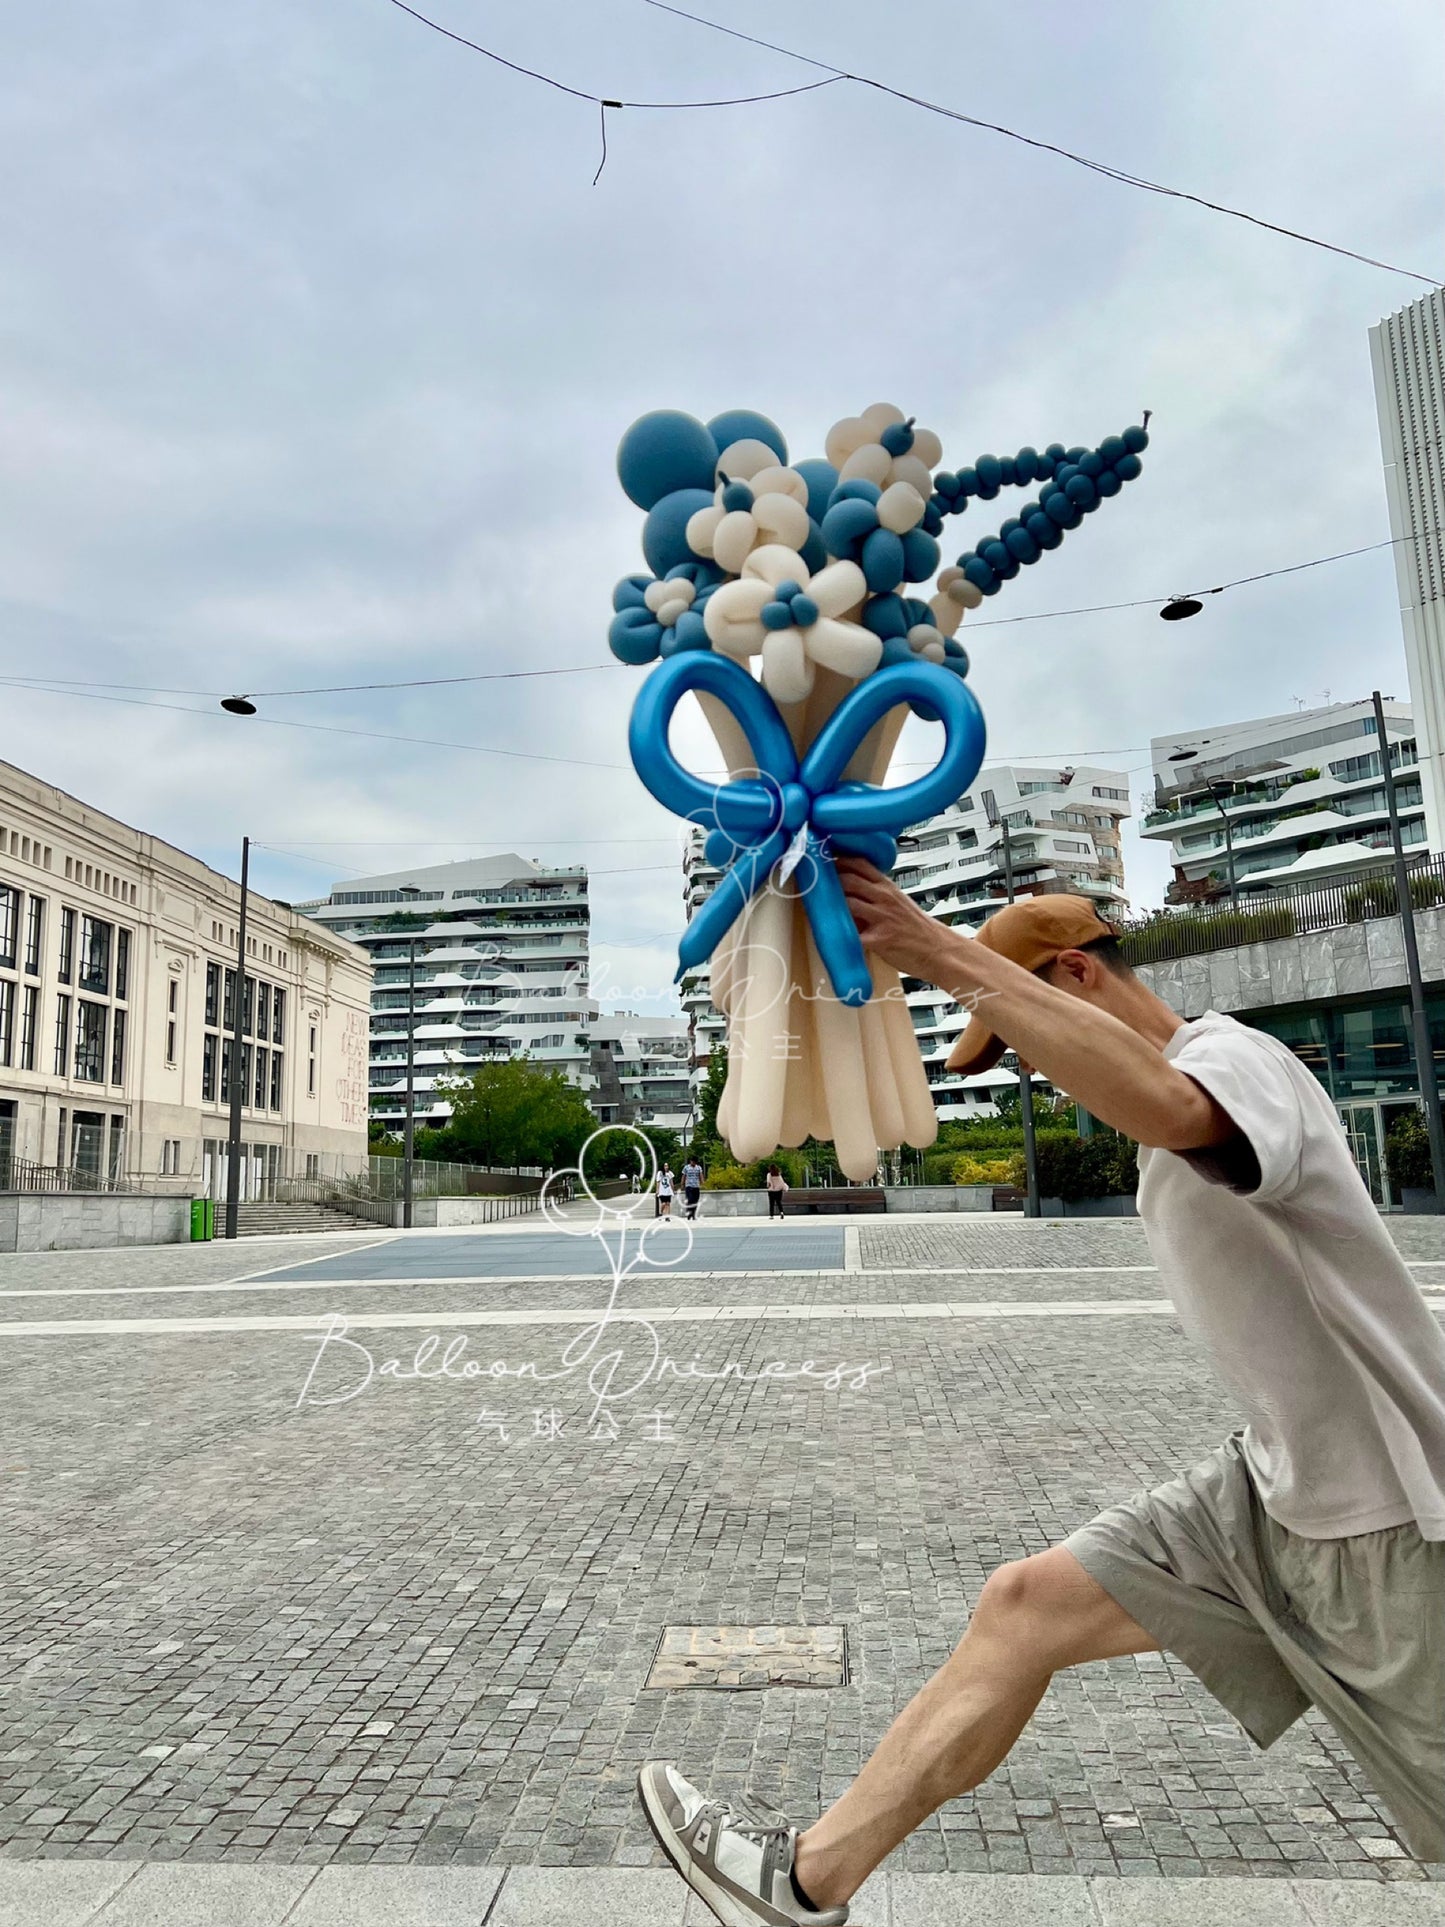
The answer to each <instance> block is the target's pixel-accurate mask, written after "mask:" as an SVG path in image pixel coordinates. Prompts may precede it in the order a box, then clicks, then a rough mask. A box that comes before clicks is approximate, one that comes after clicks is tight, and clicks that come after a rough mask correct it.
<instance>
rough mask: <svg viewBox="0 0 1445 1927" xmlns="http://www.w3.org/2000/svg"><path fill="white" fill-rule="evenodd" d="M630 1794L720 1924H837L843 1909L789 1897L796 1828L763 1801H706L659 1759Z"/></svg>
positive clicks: (833, 1926) (842, 1919)
mask: <svg viewBox="0 0 1445 1927" xmlns="http://www.w3.org/2000/svg"><path fill="white" fill-rule="evenodd" d="M637 1792H638V1796H639V1798H640V1799H641V1801H642V1811H643V1812H644V1813H645V1814H646V1815H647V1824H648V1825H649V1826H650V1827H651V1828H652V1831H653V1833H654V1834H655V1835H656V1836H657V1844H658V1845H659V1846H660V1847H661V1848H662V1851H663V1852H664V1853H665V1854H666V1855H667V1857H668V1859H669V1860H670V1861H671V1862H672V1864H673V1866H674V1867H676V1868H677V1871H678V1872H679V1873H680V1874H681V1875H682V1877H683V1879H684V1880H685V1881H686V1882H687V1884H688V1886H689V1887H691V1888H692V1890H693V1892H694V1893H695V1894H697V1895H698V1896H699V1898H700V1899H701V1900H702V1901H703V1903H704V1905H706V1906H707V1907H708V1908H710V1909H711V1911H712V1914H713V1916H714V1918H715V1919H717V1920H720V1921H722V1923H723V1927H759V1923H760V1922H762V1923H765V1924H766V1927H844V1923H845V1922H846V1921H847V1918H848V1909H847V1908H846V1907H827V1908H825V1909H824V1910H823V1911H822V1912H821V1913H819V1912H817V1911H816V1910H815V1909H813V1908H812V1907H805V1906H804V1905H803V1903H802V1902H801V1901H800V1900H799V1899H798V1897H797V1895H796V1894H795V1893H794V1891H793V1882H792V1872H793V1852H794V1849H795V1847H796V1845H797V1839H798V1829H797V1828H796V1827H794V1826H791V1825H790V1824H789V1823H788V1821H787V1820H786V1819H784V1817H783V1816H782V1815H781V1814H780V1813H778V1812H776V1811H775V1810H774V1809H773V1808H771V1807H768V1806H766V1804H765V1803H764V1802H763V1801H761V1800H757V1799H753V1798H749V1799H747V1800H734V1801H731V1802H725V1801H722V1800H709V1799H708V1797H707V1795H706V1794H704V1793H701V1792H699V1790H698V1789H697V1788H696V1787H695V1786H692V1785H690V1784H689V1782H688V1781H686V1780H684V1779H683V1777H682V1775H681V1774H680V1773H679V1772H678V1770H677V1768H676V1767H674V1766H666V1765H664V1764H663V1763H662V1762H661V1761H660V1760H651V1761H649V1762H648V1764H647V1765H646V1766H645V1767H643V1769H642V1771H641V1773H640V1774H639V1775H638V1777H637Z"/></svg>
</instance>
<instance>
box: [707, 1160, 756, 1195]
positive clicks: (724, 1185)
mask: <svg viewBox="0 0 1445 1927" xmlns="http://www.w3.org/2000/svg"><path fill="white" fill-rule="evenodd" d="M751 1184H752V1179H751V1178H750V1177H749V1176H748V1173H747V1171H746V1169H745V1168H744V1167H743V1166H742V1165H741V1164H730V1163H722V1164H712V1165H709V1166H708V1173H707V1176H706V1177H705V1178H704V1179H703V1181H702V1188H703V1190H704V1191H746V1190H748V1189H749V1187H750V1186H751Z"/></svg>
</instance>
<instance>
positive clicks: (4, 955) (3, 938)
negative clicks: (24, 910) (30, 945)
mask: <svg viewBox="0 0 1445 1927" xmlns="http://www.w3.org/2000/svg"><path fill="white" fill-rule="evenodd" d="M19 940H20V892H19V891H18V890H11V889H10V888H8V887H7V886H6V885H5V884H3V883H0V969H5V970H13V969H14V968H15V946H16V944H17V943H18V942H19Z"/></svg>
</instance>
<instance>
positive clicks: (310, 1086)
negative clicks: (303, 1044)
mask: <svg viewBox="0 0 1445 1927" xmlns="http://www.w3.org/2000/svg"><path fill="white" fill-rule="evenodd" d="M306 1095H307V1096H308V1097H315V1095H316V1026H315V1024H312V1026H311V1028H310V1041H309V1043H308V1045H307V1057H306Z"/></svg>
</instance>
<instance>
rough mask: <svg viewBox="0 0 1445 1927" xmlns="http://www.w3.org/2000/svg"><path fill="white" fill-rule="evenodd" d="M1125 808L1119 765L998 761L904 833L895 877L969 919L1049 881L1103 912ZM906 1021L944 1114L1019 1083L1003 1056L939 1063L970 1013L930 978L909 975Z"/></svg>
mask: <svg viewBox="0 0 1445 1927" xmlns="http://www.w3.org/2000/svg"><path fill="white" fill-rule="evenodd" d="M1128 815H1129V778H1128V773H1127V772H1126V771H1124V770H1116V769H1096V768H1093V767H1090V766H1080V767H1078V768H1070V767H1067V766H1066V767H1064V768H1061V769H1045V768H1039V767H1037V766H1029V767H1023V766H1020V767H1017V768H1015V767H1011V766H1004V765H1000V766H995V767H994V768H991V769H985V770H982V771H981V772H980V773H979V775H978V776H977V777H976V778H975V779H974V782H973V785H972V787H971V788H970V789H969V791H968V793H967V794H966V795H964V796H961V797H960V798H959V799H958V801H957V802H956V803H954V804H952V805H950V807H949V808H948V809H946V810H944V811H942V812H941V813H940V814H939V815H938V816H934V817H930V818H929V820H928V821H927V822H926V823H920V824H919V825H918V826H917V828H915V829H913V830H911V831H910V832H909V833H908V835H907V836H904V837H900V838H899V843H898V862H897V864H896V866H895V868H894V872H893V877H894V881H895V882H896V883H897V884H898V886H899V888H900V889H901V890H903V891H905V892H906V893H907V895H909V896H911V897H912V898H913V899H914V901H915V902H916V903H918V904H919V905H921V907H922V908H923V909H925V910H927V911H928V913H929V915H930V916H933V917H937V918H938V919H939V921H940V922H941V923H946V924H949V925H951V926H956V927H961V928H964V929H968V930H976V929H977V928H978V926H979V925H980V924H981V923H982V922H983V921H984V919H985V918H986V917H990V916H992V915H993V913H994V911H995V910H997V909H999V908H1000V906H1001V905H1002V904H1003V903H1004V902H1006V901H1007V897H1008V886H1009V873H1010V870H1011V871H1012V878H1013V887H1014V891H1015V893H1016V894H1017V895H1018V896H1042V895H1047V894H1053V893H1056V892H1065V893H1071V894H1073V895H1076V896H1085V897H1089V898H1090V899H1091V900H1092V901H1093V902H1094V904H1095V905H1096V906H1097V908H1098V911H1099V914H1100V916H1102V917H1104V918H1106V919H1108V918H1111V917H1117V916H1120V915H1121V914H1122V913H1123V911H1124V910H1125V908H1126V907H1127V902H1128V899H1127V897H1126V896H1125V891H1124V861H1123V854H1122V850H1121V846H1120V840H1119V839H1120V828H1119V826H1120V824H1121V823H1122V821H1123V819H1124V818H1125V817H1126V816H1128ZM904 989H905V992H906V994H907V998H908V1004H909V1008H910V1010H911V1012H912V1016H913V1027H914V1030H915V1031H916V1032H917V1035H918V1042H919V1048H920V1049H921V1051H922V1053H923V1061H924V1065H925V1067H926V1068H927V1071H928V1081H929V1083H930V1084H931V1086H932V1087H933V1100H934V1104H935V1106H936V1108H937V1110H938V1115H939V1117H940V1118H941V1119H950V1118H964V1117H974V1116H977V1115H979V1114H980V1113H984V1112H989V1111H992V1110H993V1108H994V1099H995V1096H996V1094H997V1092H998V1090H1000V1089H1002V1088H1004V1087H1013V1086H1016V1084H1017V1075H1016V1073H1015V1072H1014V1071H1013V1070H1011V1069H1009V1068H1008V1067H1007V1066H1004V1065H1000V1066H999V1067H998V1068H997V1069H996V1070H993V1071H988V1072H985V1073H984V1074H983V1075H982V1076H979V1077H971V1078H963V1077H960V1076H959V1075H958V1073H957V1072H955V1071H949V1070H947V1069H946V1068H945V1060H946V1059H947V1057H948V1053H949V1051H950V1050H951V1049H952V1048H953V1044H954V1040H955V1039H956V1037H957V1036H958V1033H959V1031H960V1030H961V1029H962V1028H963V1025H964V1024H965V1022H966V1021H967V1018H966V1015H965V1013H964V1012H963V1011H961V1010H960V1009H959V1007H958V1005H957V1004H956V1003H955V1002H954V1001H953V999H952V998H951V997H949V996H947V995H946V994H945V993H944V992H943V991H941V990H938V989H937V988H935V987H934V986H933V985H931V984H923V983H918V982H916V981H915V980H914V979H912V978H909V979H906V980H905V983H904Z"/></svg>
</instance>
